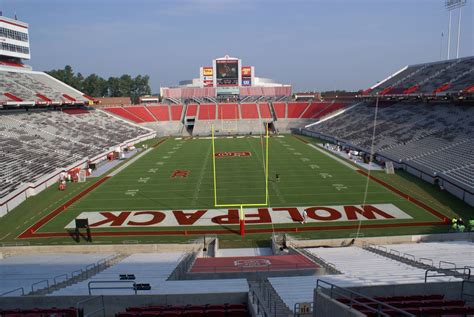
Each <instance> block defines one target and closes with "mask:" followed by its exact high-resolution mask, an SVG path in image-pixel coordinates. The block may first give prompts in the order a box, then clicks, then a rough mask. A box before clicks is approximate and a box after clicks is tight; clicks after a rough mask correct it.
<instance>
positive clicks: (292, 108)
mask: <svg viewBox="0 0 474 317" xmlns="http://www.w3.org/2000/svg"><path fill="white" fill-rule="evenodd" d="M308 106H309V104H308V103H307V102H289V103H288V119H297V118H300V117H301V115H302V114H303V112H305V110H306V109H307V108H308Z"/></svg>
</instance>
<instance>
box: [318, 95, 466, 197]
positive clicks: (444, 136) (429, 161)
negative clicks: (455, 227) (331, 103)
mask: <svg viewBox="0 0 474 317" xmlns="http://www.w3.org/2000/svg"><path fill="white" fill-rule="evenodd" d="M374 119H375V107H374V106H373V104H364V103H361V104H360V105H357V106H355V107H352V108H350V109H349V110H347V111H345V112H343V113H341V114H339V115H337V116H334V117H332V118H330V119H329V120H325V121H323V122H319V123H316V124H314V125H312V126H311V127H310V128H309V129H310V130H311V131H314V132H316V133H320V134H322V135H324V136H327V137H331V138H334V139H337V140H339V141H341V142H343V143H345V144H348V145H350V146H352V147H355V148H357V149H359V150H362V151H365V152H370V149H371V146H372V141H373V145H374V151H375V153H376V154H378V155H379V156H380V157H381V158H383V159H384V160H391V161H393V162H396V163H397V164H398V165H397V166H398V167H400V168H403V167H404V166H405V167H406V169H407V170H408V171H409V172H410V173H412V174H414V175H417V176H419V177H423V178H424V179H425V180H427V181H430V182H432V183H435V180H436V179H441V180H443V183H441V182H440V183H439V184H440V185H442V186H443V187H445V188H447V189H448V190H449V191H450V192H451V193H453V194H455V195H456V196H458V197H460V198H461V199H464V200H465V201H466V202H468V203H469V204H474V182H473V181H472V176H473V171H472V167H473V166H474V141H473V138H474V108H473V107H471V106H459V105H456V106H455V105H452V104H418V103H413V104H412V103H398V104H393V105H391V106H388V107H387V106H383V107H379V108H378V113H377V120H376V121H374ZM374 122H375V125H376V127H375V136H374V139H373V140H372V134H373V132H374ZM422 175H423V176H422ZM451 186H455V187H456V188H460V190H465V191H467V192H469V193H470V194H469V195H464V194H463V193H462V192H461V191H459V190H458V189H456V188H454V187H451ZM471 196H472V197H471Z"/></svg>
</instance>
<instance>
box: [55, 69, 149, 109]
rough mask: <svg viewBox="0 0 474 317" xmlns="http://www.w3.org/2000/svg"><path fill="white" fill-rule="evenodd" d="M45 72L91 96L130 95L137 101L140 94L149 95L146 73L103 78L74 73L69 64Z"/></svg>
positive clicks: (133, 100)
mask: <svg viewBox="0 0 474 317" xmlns="http://www.w3.org/2000/svg"><path fill="white" fill-rule="evenodd" d="M46 73H48V74H49V75H51V76H53V77H54V78H56V79H58V80H60V81H62V82H64V83H65V84H68V85H69V86H72V87H74V88H76V89H77V90H80V91H82V92H83V93H85V94H86V95H88V96H91V97H130V98H131V100H132V102H133V103H138V98H139V97H140V96H143V95H151V88H150V84H149V80H150V77H149V76H148V75H145V76H142V75H138V76H136V77H135V78H133V77H132V76H130V75H127V74H124V75H122V76H120V77H109V78H108V79H104V78H102V77H100V76H99V75H97V74H90V75H89V76H87V77H84V76H83V75H82V74H81V73H79V72H78V73H74V71H73V69H72V67H71V66H69V65H66V67H64V69H53V70H50V71H47V72H46Z"/></svg>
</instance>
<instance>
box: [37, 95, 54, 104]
mask: <svg viewBox="0 0 474 317" xmlns="http://www.w3.org/2000/svg"><path fill="white" fill-rule="evenodd" d="M36 97H38V98H40V99H42V100H43V101H46V102H53V101H52V100H51V99H49V98H48V97H46V96H45V95H42V94H40V93H37V94H36Z"/></svg>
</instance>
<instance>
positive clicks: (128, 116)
mask: <svg viewBox="0 0 474 317" xmlns="http://www.w3.org/2000/svg"><path fill="white" fill-rule="evenodd" d="M105 110H106V111H108V112H111V113H113V114H116V115H118V116H121V117H123V118H125V119H128V120H130V121H133V122H135V123H142V122H145V120H143V119H142V118H139V117H137V116H136V115H134V114H133V113H131V112H130V111H127V110H126V109H125V108H122V107H116V108H105Z"/></svg>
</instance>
